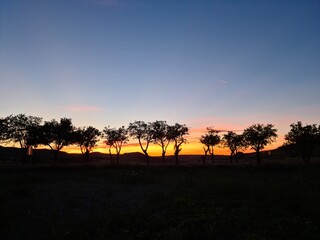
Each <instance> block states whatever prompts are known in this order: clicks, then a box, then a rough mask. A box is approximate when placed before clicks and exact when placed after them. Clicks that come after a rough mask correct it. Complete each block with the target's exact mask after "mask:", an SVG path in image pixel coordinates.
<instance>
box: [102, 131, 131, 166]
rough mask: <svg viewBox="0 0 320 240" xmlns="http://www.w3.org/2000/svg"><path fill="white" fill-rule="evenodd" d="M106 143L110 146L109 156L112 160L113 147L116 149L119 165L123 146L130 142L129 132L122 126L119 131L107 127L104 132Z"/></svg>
mask: <svg viewBox="0 0 320 240" xmlns="http://www.w3.org/2000/svg"><path fill="white" fill-rule="evenodd" d="M103 133H104V137H105V138H106V141H105V143H106V144H107V145H108V146H109V154H110V157H111V159H112V154H111V147H114V148H115V150H116V153H117V163H119V159H120V152H121V148H122V145H123V144H124V143H127V141H128V130H127V129H126V128H125V127H124V126H122V127H120V128H118V129H116V128H110V127H105V128H104V130H103Z"/></svg>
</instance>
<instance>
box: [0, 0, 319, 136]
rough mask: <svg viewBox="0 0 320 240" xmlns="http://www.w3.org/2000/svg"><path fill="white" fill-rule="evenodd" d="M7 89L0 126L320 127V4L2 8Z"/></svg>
mask: <svg viewBox="0 0 320 240" xmlns="http://www.w3.org/2000/svg"><path fill="white" fill-rule="evenodd" d="M0 82H1V88H0V98H1V99H0V100H1V101H0V116H1V117H5V116H7V115H9V114H17V113H26V114H28V115H36V116H41V117H43V118H44V120H50V119H52V118H56V119H58V118H60V117H71V118H72V119H73V122H74V123H75V125H77V126H86V125H93V126H95V127H97V128H99V129H102V128H103V127H104V126H108V125H110V126H114V127H119V126H121V125H127V124H128V123H129V122H132V121H134V120H145V121H154V120H167V121H168V122H169V123H175V122H179V123H186V124H187V125H189V126H190V127H191V128H193V129H201V128H204V127H205V126H212V125H214V126H217V127H218V128H229V129H238V128H244V127H246V126H248V125H250V124H252V123H256V122H260V123H274V124H275V127H276V128H279V131H280V135H281V134H282V135H283V134H284V133H286V131H288V130H289V125H290V124H291V123H293V122H296V121H298V120H302V121H303V122H305V123H319V120H320V94H319V89H320V1H312V0H310V1H303V0H301V1H294V0H290V1H286V0H284V1H275V0H270V1H258V0H256V1H246V0H244V1H235V0H234V1H233V0H225V1H222V0H221V1H213V0H212V1H203V0H184V1H182V0H176V1H175V0H161V1H152V0H77V1H73V0H64V1H62V0H61V1H58V0H57V1H50V0H28V1H24V0H0ZM195 132H196V131H195Z"/></svg>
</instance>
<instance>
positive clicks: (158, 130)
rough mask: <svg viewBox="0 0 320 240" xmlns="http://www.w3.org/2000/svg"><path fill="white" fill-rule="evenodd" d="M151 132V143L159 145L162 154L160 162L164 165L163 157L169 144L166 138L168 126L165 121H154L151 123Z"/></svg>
mask: <svg viewBox="0 0 320 240" xmlns="http://www.w3.org/2000/svg"><path fill="white" fill-rule="evenodd" d="M151 130H152V136H153V140H152V141H153V142H154V143H155V144H158V145H160V147H161V150H162V153H161V157H162V162H163V163H165V156H166V152H167V148H168V146H169V144H170V139H169V137H168V124H167V122H166V121H155V122H153V123H151Z"/></svg>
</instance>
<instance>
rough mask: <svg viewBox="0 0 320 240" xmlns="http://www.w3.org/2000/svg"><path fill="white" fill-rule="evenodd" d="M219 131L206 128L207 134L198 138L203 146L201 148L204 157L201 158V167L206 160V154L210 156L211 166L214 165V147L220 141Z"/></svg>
mask: <svg viewBox="0 0 320 240" xmlns="http://www.w3.org/2000/svg"><path fill="white" fill-rule="evenodd" d="M218 133H219V131H218V130H216V129H214V128H213V127H208V128H207V132H206V133H205V134H204V135H202V136H201V137H200V142H201V143H202V144H203V145H205V147H203V150H204V157H203V159H202V160H203V165H205V163H206V158H207V155H208V153H209V154H210V155H211V161H212V164H213V163H214V147H215V146H216V145H218V144H219V143H220V141H221V139H220V136H219V135H218Z"/></svg>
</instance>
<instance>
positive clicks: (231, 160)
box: [230, 153, 233, 165]
mask: <svg viewBox="0 0 320 240" xmlns="http://www.w3.org/2000/svg"><path fill="white" fill-rule="evenodd" d="M230 164H231V165H232V164H233V154H232V153H231V154H230Z"/></svg>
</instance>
